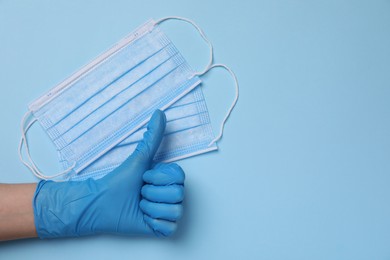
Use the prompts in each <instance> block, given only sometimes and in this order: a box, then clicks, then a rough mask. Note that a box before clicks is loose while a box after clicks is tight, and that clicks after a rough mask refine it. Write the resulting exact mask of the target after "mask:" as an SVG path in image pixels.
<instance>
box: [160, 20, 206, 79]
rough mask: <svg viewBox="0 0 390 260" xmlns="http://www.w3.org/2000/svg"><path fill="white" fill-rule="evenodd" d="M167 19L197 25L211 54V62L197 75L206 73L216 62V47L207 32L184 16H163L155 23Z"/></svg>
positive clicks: (196, 27)
mask: <svg viewBox="0 0 390 260" xmlns="http://www.w3.org/2000/svg"><path fill="white" fill-rule="evenodd" d="M166 20H180V21H184V22H187V23H189V24H191V25H192V26H194V27H195V29H196V30H197V31H198V32H199V34H200V36H201V37H202V38H203V40H204V41H205V42H206V43H207V45H208V46H209V49H210V55H209V62H208V64H207V66H206V68H205V69H204V70H203V71H201V72H199V73H196V74H195V75H203V74H205V73H206V72H207V71H209V70H210V67H211V65H212V64H213V62H214V47H213V45H212V44H211V42H210V40H209V39H208V38H207V36H206V34H205V33H204V32H203V30H202V29H201V28H200V27H199V26H198V25H197V24H196V23H195V22H194V21H192V20H190V19H187V18H184V17H180V16H168V17H164V18H161V19H159V20H157V21H156V22H155V24H156V25H157V24H160V23H162V22H165V21H166Z"/></svg>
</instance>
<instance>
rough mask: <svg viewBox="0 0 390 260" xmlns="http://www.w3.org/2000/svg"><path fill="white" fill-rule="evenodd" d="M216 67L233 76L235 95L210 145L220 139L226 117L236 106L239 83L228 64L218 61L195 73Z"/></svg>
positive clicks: (198, 74) (201, 74)
mask: <svg viewBox="0 0 390 260" xmlns="http://www.w3.org/2000/svg"><path fill="white" fill-rule="evenodd" d="M218 67H220V68H223V69H225V70H226V71H227V72H229V73H230V75H231V76H232V77H233V80H234V83H235V97H234V100H233V102H232V104H231V105H230V108H229V110H228V111H227V113H226V115H225V118H224V119H223V121H222V123H221V127H220V130H219V134H218V136H217V137H215V138H214V139H213V140H212V141H211V142H210V144H209V145H208V146H211V145H212V144H214V143H216V142H218V141H219V140H221V138H222V136H223V130H224V128H225V124H226V121H227V120H228V118H229V117H230V114H231V113H232V111H233V109H234V107H235V106H236V104H237V101H238V97H239V85H238V80H237V77H236V74H235V73H234V72H233V71H232V70H231V69H230V68H229V67H228V66H226V65H225V64H220V63H216V64H213V65H211V66H210V67H208V68H207V69H206V71H204V72H203V73H196V74H195V75H196V76H203V75H204V74H206V73H207V72H209V71H210V70H211V69H214V68H218Z"/></svg>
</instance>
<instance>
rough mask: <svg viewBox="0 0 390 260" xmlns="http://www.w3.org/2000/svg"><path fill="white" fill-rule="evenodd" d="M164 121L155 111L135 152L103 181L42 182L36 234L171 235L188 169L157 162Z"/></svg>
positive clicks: (36, 208) (36, 204)
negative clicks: (155, 160)
mask: <svg viewBox="0 0 390 260" xmlns="http://www.w3.org/2000/svg"><path fill="white" fill-rule="evenodd" d="M165 125H166V118H165V114H164V113H163V112H161V111H159V110H157V111H156V112H155V113H154V114H153V116H152V118H151V120H150V122H149V125H148V130H147V131H146V132H145V134H144V138H143V140H142V141H141V142H140V143H139V144H138V146H137V149H136V150H135V151H134V153H133V154H132V155H131V156H130V157H129V158H128V159H127V160H126V161H125V162H124V163H123V164H122V165H120V166H119V167H118V168H117V169H115V170H114V171H113V172H111V173H110V174H108V175H106V176H105V177H103V178H101V179H99V180H93V179H88V180H86V181H81V182H53V181H41V182H40V183H39V184H38V186H37V189H36V191H35V195H34V199H33V207H34V218H35V227H36V230H37V233H38V236H39V237H40V238H54V237H71V236H84V235H92V234H99V233H115V234H124V235H149V234H155V235H157V236H160V235H162V236H169V235H171V234H172V233H173V232H174V231H175V230H176V226H177V223H176V221H177V220H178V219H180V217H181V216H182V204H181V202H182V200H183V195H184V186H183V183H184V172H183V170H182V169H181V168H180V167H179V166H178V165H177V164H173V163H171V164H163V163H160V164H157V165H155V166H153V157H154V155H155V153H156V151H157V149H158V147H159V145H160V142H161V140H162V137H163V133H164V130H165Z"/></svg>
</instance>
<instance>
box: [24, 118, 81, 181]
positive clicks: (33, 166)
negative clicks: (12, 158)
mask: <svg viewBox="0 0 390 260" xmlns="http://www.w3.org/2000/svg"><path fill="white" fill-rule="evenodd" d="M29 116H31V112H27V113H26V114H25V115H24V116H23V118H22V122H21V132H22V137H21V138H20V142H19V149H18V153H19V159H20V161H21V162H22V163H23V164H24V165H25V166H26V167H27V168H28V169H29V170H30V171H31V172H32V173H33V174H34V175H35V176H36V177H38V178H39V179H43V180H49V179H54V178H57V177H59V176H62V175H65V174H68V173H69V172H70V171H72V170H73V168H74V166H75V165H76V163H73V165H72V166H71V167H69V168H68V169H66V170H65V171H62V172H60V173H58V174H55V175H52V176H47V175H44V174H43V173H42V172H41V171H40V170H39V169H38V167H37V166H36V164H35V163H34V161H33V160H32V158H31V154H30V148H29V145H28V141H27V135H26V134H27V131H28V130H29V129H30V128H31V126H32V125H33V124H34V123H35V122H36V121H37V119H34V120H33V121H31V122H30V123H29V124H28V125H27V126H25V125H26V121H27V118H28V117H29ZM23 144H25V147H26V154H27V158H28V160H29V163H28V162H26V161H25V160H24V159H23V156H22V147H23Z"/></svg>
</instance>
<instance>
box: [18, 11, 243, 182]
mask: <svg viewBox="0 0 390 260" xmlns="http://www.w3.org/2000/svg"><path fill="white" fill-rule="evenodd" d="M173 19H181V20H184V21H187V22H190V23H191V24H193V25H195V24H194V23H193V22H192V21H190V20H187V19H184V18H177V17H173ZM165 20H167V19H166V18H164V19H161V20H159V21H157V22H155V21H153V20H151V21H149V22H147V23H146V24H144V25H143V26H141V27H140V28H138V29H137V30H136V31H135V32H133V33H132V34H130V35H129V36H128V37H126V38H125V39H123V40H121V41H120V42H119V43H118V44H116V45H115V46H114V47H113V48H111V49H110V50H108V51H107V52H105V53H103V54H102V55H101V56H99V57H98V58H97V59H95V60H94V61H93V62H91V63H90V64H89V65H87V66H85V67H84V68H82V69H81V70H80V71H78V72H77V73H75V74H74V75H73V76H71V77H70V78H69V79H67V80H65V81H64V82H62V83H61V84H59V85H58V86H57V87H55V88H54V89H52V90H50V91H49V92H48V93H47V94H45V95H44V96H42V97H40V98H39V99H37V100H36V101H34V102H33V103H32V104H31V105H30V106H29V112H28V113H27V114H26V115H25V117H24V119H23V122H22V139H21V142H20V145H19V151H20V153H19V155H20V157H21V159H22V154H21V148H22V146H23V144H24V143H25V144H26V154H27V157H28V159H29V161H30V163H27V162H25V161H24V160H23V159H22V162H23V163H24V164H25V165H26V166H27V167H28V168H29V169H30V170H31V171H32V172H33V173H34V174H35V175H36V176H37V177H39V178H43V179H49V178H54V177H58V176H61V175H65V179H69V178H70V177H71V178H72V179H78V178H79V179H81V178H86V177H99V176H102V175H104V174H105V173H107V172H108V169H113V168H115V167H116V166H118V165H119V164H120V163H121V162H122V161H123V160H124V159H125V158H126V157H127V156H128V155H129V154H130V153H131V152H132V151H133V150H134V148H135V144H136V143H137V142H138V141H139V140H140V138H141V136H142V134H143V132H144V131H145V129H144V128H142V126H144V125H145V124H146V123H147V121H148V120H149V119H150V116H151V114H152V113H153V112H154V110H156V109H161V110H167V119H168V124H167V132H166V135H165V137H164V141H163V143H162V145H161V147H160V150H159V153H158V154H157V155H156V158H155V159H156V160H160V161H169V160H175V159H180V158H185V157H188V156H191V155H195V154H199V153H203V152H207V151H211V150H216V149H217V146H216V141H217V140H218V139H219V138H221V136H222V131H223V125H224V123H225V121H226V119H227V117H228V116H229V114H230V112H231V110H232V108H233V106H234V105H235V103H236V101H237V97H238V84H237V81H236V88H237V96H236V99H235V101H234V102H233V105H232V107H231V109H230V110H229V112H228V114H227V116H226V117H225V120H224V122H223V123H222V125H221V131H220V135H219V136H218V137H216V138H214V136H213V134H212V130H211V125H210V120H209V116H208V112H207V108H206V105H205V101H204V98H203V94H202V92H201V90H200V88H199V89H198V90H196V91H192V92H191V90H193V89H194V88H195V87H196V86H198V85H199V84H200V82H201V81H200V79H199V77H198V76H199V75H203V74H204V73H206V72H207V71H208V70H210V69H212V68H214V67H217V66H219V67H224V68H226V69H227V70H228V71H229V72H230V73H232V72H231V71H230V69H229V68H227V67H226V66H224V65H222V64H214V65H213V64H212V45H211V44H210V42H209V41H208V40H207V38H206V37H205V35H204V33H203V32H202V31H201V30H200V29H199V28H198V27H197V26H196V25H195V26H196V28H197V29H198V30H199V33H200V34H201V36H202V37H203V38H204V39H205V40H206V42H207V43H208V44H209V46H210V61H209V64H208V66H207V67H206V69H205V70H204V71H203V72H200V73H195V72H194V71H193V70H192V69H191V68H190V67H189V65H188V64H187V62H186V61H185V59H184V58H183V56H182V55H181V54H180V53H179V51H178V50H177V49H176V47H175V46H174V45H173V44H172V42H171V41H170V40H169V39H168V37H167V36H166V35H165V34H164V33H163V32H162V31H161V30H160V28H159V27H158V24H159V23H161V22H163V21H165ZM232 75H233V77H234V79H235V80H236V78H235V76H234V74H233V73H232ZM189 92H190V93H189ZM178 100H180V101H178ZM175 102H176V105H172V104H174V103H175ZM32 117H34V119H32V120H31V118H32ZM28 119H30V120H31V121H30V122H29V123H28V122H27V121H28ZM36 121H38V122H39V123H40V124H41V126H42V127H43V129H44V130H45V131H46V132H47V134H48V135H49V137H50V139H51V140H52V141H53V143H54V145H55V146H56V148H57V151H58V153H59V157H60V160H61V163H62V166H63V168H64V172H61V173H59V174H56V175H53V176H45V175H43V174H42V173H41V172H40V171H39V169H38V167H37V166H36V165H35V164H34V162H33V161H32V159H31V155H30V153H29V149H28V143H27V140H26V135H25V134H26V132H27V131H28V129H29V128H30V127H31V125H32V124H33V123H34V122H36ZM102 169H106V170H105V171H103V170H102Z"/></svg>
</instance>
